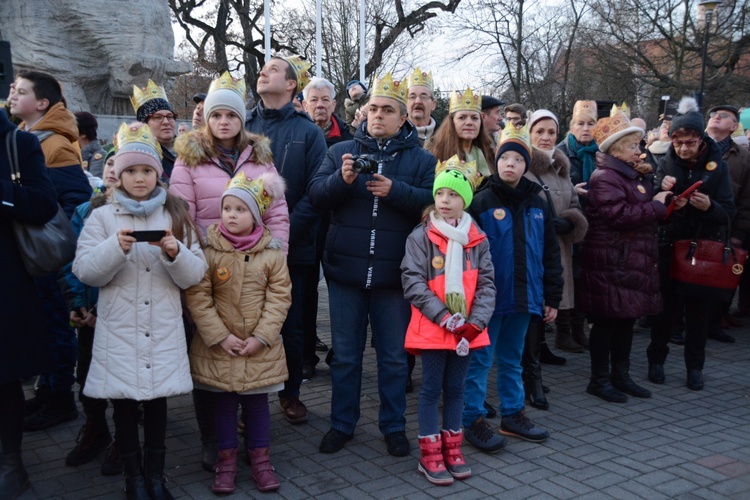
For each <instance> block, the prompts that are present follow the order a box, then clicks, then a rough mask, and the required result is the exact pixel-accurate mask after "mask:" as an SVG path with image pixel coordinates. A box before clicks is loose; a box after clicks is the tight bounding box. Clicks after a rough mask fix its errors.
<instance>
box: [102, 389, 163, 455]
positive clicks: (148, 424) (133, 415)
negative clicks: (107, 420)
mask: <svg viewBox="0 0 750 500" xmlns="http://www.w3.org/2000/svg"><path fill="white" fill-rule="evenodd" d="M141 403H143V438H144V439H143V441H144V445H145V447H146V448H150V449H154V450H162V449H164V441H165V440H166V437H167V398H156V399H151V400H149V401H136V400H135V399H113V400H112V407H113V408H114V409H115V414H114V421H115V434H116V435H117V445H118V446H119V447H120V453H123V454H125V453H133V452H135V451H137V450H138V449H140V445H141V440H140V438H139V436H138V405H139V404H141Z"/></svg>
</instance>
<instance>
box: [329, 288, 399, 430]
mask: <svg viewBox="0 0 750 500" xmlns="http://www.w3.org/2000/svg"><path fill="white" fill-rule="evenodd" d="M328 297H329V306H330V311H331V341H332V343H333V353H334V354H333V361H332V362H331V384H332V395H331V428H332V429H336V430H339V431H341V432H344V433H346V434H352V433H353V432H354V428H355V427H356V426H357V421H358V420H359V416H360V411H359V403H360V396H361V392H362V357H363V354H364V351H365V346H366V345H367V318H368V316H369V318H370V328H371V329H372V337H373V341H374V343H375V354H376V356H377V365H378V393H379V395H380V413H379V415H378V422H379V428H380V432H382V433H383V434H384V435H385V434H390V433H391V432H398V431H403V430H404V429H405V428H406V417H405V413H406V393H405V390H406V379H407V376H408V366H407V363H406V351H405V350H404V337H405V335H406V327H407V326H408V325H409V318H410V314H411V311H410V308H409V303H408V302H406V300H404V292H403V290H400V289H393V290H363V289H361V288H357V287H350V286H345V285H341V284H338V283H336V282H333V281H329V282H328Z"/></svg>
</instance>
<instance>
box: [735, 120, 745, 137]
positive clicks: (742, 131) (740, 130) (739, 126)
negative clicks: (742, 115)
mask: <svg viewBox="0 0 750 500" xmlns="http://www.w3.org/2000/svg"><path fill="white" fill-rule="evenodd" d="M741 135H745V127H743V126H742V124H741V123H738V124H737V128H736V129H734V132H732V137H739V136H741Z"/></svg>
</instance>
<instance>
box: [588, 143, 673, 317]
mask: <svg viewBox="0 0 750 500" xmlns="http://www.w3.org/2000/svg"><path fill="white" fill-rule="evenodd" d="M652 198H653V188H652V186H651V183H650V182H649V181H648V180H647V179H645V178H644V177H643V176H642V175H641V174H639V173H638V172H637V171H636V170H635V169H633V168H632V167H630V166H628V165H626V164H625V163H623V162H621V161H620V160H618V159H617V158H615V157H613V156H610V155H605V154H603V153H597V154H596V170H595V171H594V173H593V174H591V178H590V179H589V193H588V205H587V207H586V214H587V216H588V220H589V230H588V233H586V238H585V239H584V240H583V248H582V249H581V263H582V266H583V269H582V273H581V284H582V285H583V286H581V295H580V299H581V301H580V306H581V308H582V309H583V310H584V311H585V312H587V313H588V314H590V315H593V316H600V317H605V318H620V319H634V318H639V317H641V316H648V315H653V314H657V313H659V312H660V311H661V308H662V301H661V295H660V293H659V273H658V271H657V258H658V246H657V238H656V228H657V224H658V221H660V220H661V219H663V218H664V216H665V215H666V213H667V208H666V206H665V205H664V204H662V203H660V202H658V201H654V200H653V199H652Z"/></svg>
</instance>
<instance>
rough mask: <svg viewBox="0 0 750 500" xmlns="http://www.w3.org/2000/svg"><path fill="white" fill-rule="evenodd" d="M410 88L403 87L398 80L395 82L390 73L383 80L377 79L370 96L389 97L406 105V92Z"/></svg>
mask: <svg viewBox="0 0 750 500" xmlns="http://www.w3.org/2000/svg"><path fill="white" fill-rule="evenodd" d="M407 90H408V87H407V86H406V85H402V83H401V82H399V81H398V80H394V79H393V76H391V74H390V73H386V74H385V75H384V76H383V77H382V78H376V79H375V82H373V84H372V90H371V91H370V96H372V97H389V98H391V99H395V100H397V101H398V102H400V103H401V104H406V91H407Z"/></svg>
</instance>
